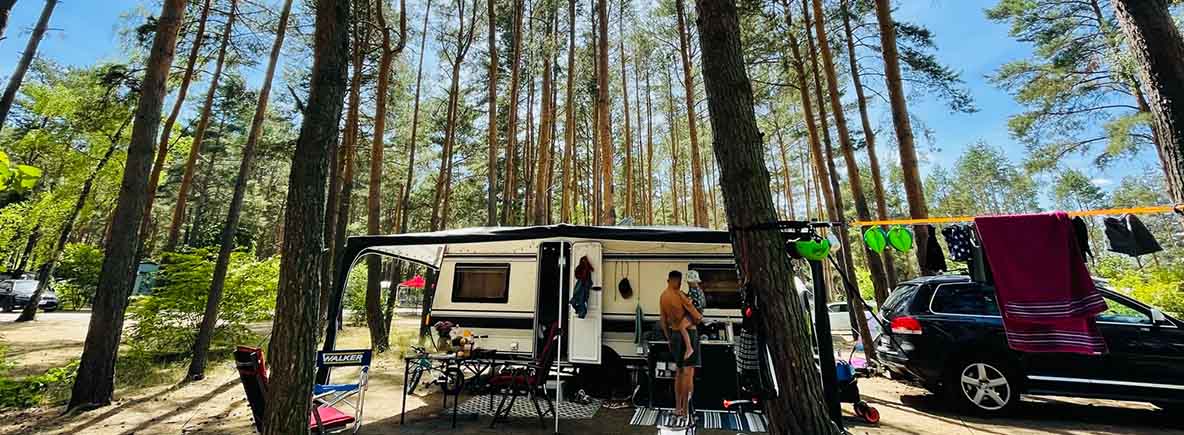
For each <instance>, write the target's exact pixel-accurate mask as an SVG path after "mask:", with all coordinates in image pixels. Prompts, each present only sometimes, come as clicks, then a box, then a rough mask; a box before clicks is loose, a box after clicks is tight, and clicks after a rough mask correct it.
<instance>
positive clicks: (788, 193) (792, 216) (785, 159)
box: [777, 129, 797, 221]
mask: <svg viewBox="0 0 1184 435" xmlns="http://www.w3.org/2000/svg"><path fill="white" fill-rule="evenodd" d="M777 146H778V147H780V148H781V179H782V180H783V181H784V183H785V184H784V185H783V186H781V187H782V189H783V190H784V191H785V203H786V207H787V208H788V213H786V214H787V215H788V217H789V220H791V221H792V220H797V216H796V213H795V212H794V203H793V183H792V182H790V179H789V151H788V150H787V149H786V148H785V138H784V137H783V135H782V133H781V129H777Z"/></svg>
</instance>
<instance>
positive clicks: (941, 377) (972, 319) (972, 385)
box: [876, 276, 1184, 415]
mask: <svg viewBox="0 0 1184 435" xmlns="http://www.w3.org/2000/svg"><path fill="white" fill-rule="evenodd" d="M1098 284H1099V291H1100V292H1101V294H1102V297H1104V298H1105V299H1106V303H1107V304H1108V305H1109V309H1108V310H1107V311H1106V312H1103V313H1102V314H1099V315H1098V317H1097V324H1098V328H1099V329H1100V330H1101V333H1102V335H1103V336H1105V339H1106V344H1107V346H1108V348H1109V352H1108V353H1106V354H1103V355H1078V354H1068V353H1027V352H1018V351H1015V350H1012V349H1011V348H1009V347H1008V345H1007V340H1006V337H1005V335H1004V330H1003V319H1002V317H1001V316H1000V314H999V306H998V304H997V302H996V295H995V290H994V288H992V287H990V286H988V285H984V284H982V283H976V282H972V281H971V280H970V279H969V278H967V277H965V276H934V277H924V278H918V279H915V280H911V281H908V282H904V283H901V284H900V285H899V286H898V287H897V288H896V290H895V291H894V292H893V293H892V295H891V296H889V297H888V299H887V300H886V301H885V302H884V306H883V310H882V311H881V316H883V319H884V320H885V321H887V322H888V324H889V325H890V330H888V331H885V333H884V335H883V336H881V337H880V339H879V340H877V341H876V343H877V350H878V351H879V355H880V356H881V358H882V360H883V362H884V363H885V364H886V365H887V367H888V369H889V371H890V372H891V373H892V374H893V377H894V378H900V379H903V380H906V381H912V382H915V383H917V384H919V385H921V386H924V387H926V388H928V389H929V390H930V391H933V392H936V393H938V394H944V395H945V396H946V397H947V398H948V400H949V403H953V404H957V405H959V406H960V407H962V408H964V409H965V410H968V411H973V412H976V413H979V414H985V415H993V414H1000V413H1004V412H1006V411H1007V410H1009V409H1010V408H1012V407H1013V406H1014V405H1015V404H1016V402H1018V401H1019V399H1020V396H1021V395H1023V394H1037V395H1053V396H1070V397H1089V398H1101V399H1115V400H1128V401H1141V402H1151V403H1153V404H1155V405H1156V406H1159V407H1160V408H1164V409H1171V410H1182V409H1184V322H1181V321H1180V320H1177V319H1174V318H1172V317H1169V316H1167V315H1165V314H1164V313H1163V312H1161V311H1159V310H1157V309H1155V308H1152V307H1150V306H1148V305H1146V304H1143V303H1141V302H1139V301H1136V300H1134V299H1132V298H1130V297H1127V296H1125V295H1123V294H1121V293H1118V292H1116V291H1113V290H1111V289H1108V288H1106V287H1105V285H1104V283H1101V282H1099V283H1098Z"/></svg>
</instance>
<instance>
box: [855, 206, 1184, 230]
mask: <svg viewBox="0 0 1184 435" xmlns="http://www.w3.org/2000/svg"><path fill="white" fill-rule="evenodd" d="M1181 210H1184V204H1176V205H1157V206H1150V207H1130V208H1105V209H1098V210H1082V211H1071V212H1069V216H1104V215H1116V214H1153V213H1171V212H1173V211H1175V212H1181ZM972 221H974V216H954V217H937V218H927V219H889V220H879V221H855V222H852V224H853V225H855V226H860V227H868V226H873V225H922V224H948V223H954V222H972Z"/></svg>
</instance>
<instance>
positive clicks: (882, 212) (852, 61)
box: [842, 0, 897, 306]
mask: <svg viewBox="0 0 1184 435" xmlns="http://www.w3.org/2000/svg"><path fill="white" fill-rule="evenodd" d="M842 7H843V11H842V16H843V33H844V34H845V36H846V38H845V39H846V40H847V63H848V64H849V65H850V67H851V86H852V87H854V88H855V98H856V100H857V102H858V104H859V120H860V123H861V125H862V127H863V138H864V142H865V143H866V144H867V160H868V166H870V167H871V173H872V189H873V192H872V193H873V194H874V195H875V198H876V219H879V220H885V219H888V205H887V201H885V199H884V180H883V177H882V176H881V174H880V156H879V155H878V154H877V153H876V131H875V130H874V129H872V123H871V119H870V116H868V110H867V97H865V96H864V94H863V80H862V78H861V77H860V73H859V60H858V58H857V57H856V55H855V35H854V33H853V32H852V31H851V16H850V11H849V10H848V8H847V0H843V3H842ZM885 230H887V228H885ZM880 255H882V256H883V258H884V272H885V273H884V275H885V278H886V279H887V280H888V288H887V289H886V290H887V291H885V292H883V293H880V292H879V291H878V290H879V287H877V288H876V290H877V291H876V304H877V306H883V305H884V300H885V299H887V298H888V292H889V291H891V290H892V289H893V288H895V287H896V282H897V278H896V265H895V264H894V263H893V261H892V253H891V252H889V251H887V250H886V251H884V252H883V253H882V254H880Z"/></svg>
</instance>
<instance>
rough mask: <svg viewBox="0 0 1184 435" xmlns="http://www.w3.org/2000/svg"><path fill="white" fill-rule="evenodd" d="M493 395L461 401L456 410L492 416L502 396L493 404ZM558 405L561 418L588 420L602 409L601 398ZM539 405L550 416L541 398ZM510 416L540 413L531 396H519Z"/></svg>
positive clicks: (530, 415) (462, 413)
mask: <svg viewBox="0 0 1184 435" xmlns="http://www.w3.org/2000/svg"><path fill="white" fill-rule="evenodd" d="M491 397H493V396H489V395H484V396H476V397H472V398H470V399H469V400H466V401H464V402H463V403H461V404H460V407H458V408H457V409H456V412H457V414H460V415H482V416H487V417H488V416H492V415H493V412H494V411H495V410H496V409H497V405H498V402H500V399H501V396H498V397H497V399H498V400H497V401H495V402H493V403H492V404H490V398H491ZM507 403H508V402H507ZM556 405H557V406H556V408H558V409H559V419H560V420H587V419H590V418H592V417H595V416H596V411H598V410H599V409H600V401H599V400H593V401H592V402H591V403H588V404H579V403H575V402H566V401H565V402H563V403H559V404H556ZM539 406H541V407H542V408H543V412H547V414H548V416H550V413H549V412H548V409H547V403H546V402H544V401H542V400H539ZM441 415H451V414H449V413H447V412H443V413H441ZM510 416H511V417H521V418H535V417H538V413H537V412H536V411H535V409H534V404H533V403H531V401H530V398H529V397H519V398H518V400H515V401H514V407H513V408H512V409H510ZM551 418H554V417H551Z"/></svg>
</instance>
